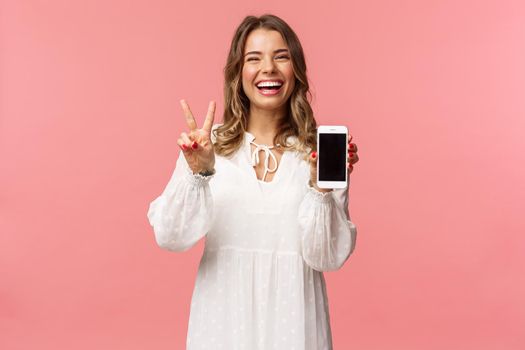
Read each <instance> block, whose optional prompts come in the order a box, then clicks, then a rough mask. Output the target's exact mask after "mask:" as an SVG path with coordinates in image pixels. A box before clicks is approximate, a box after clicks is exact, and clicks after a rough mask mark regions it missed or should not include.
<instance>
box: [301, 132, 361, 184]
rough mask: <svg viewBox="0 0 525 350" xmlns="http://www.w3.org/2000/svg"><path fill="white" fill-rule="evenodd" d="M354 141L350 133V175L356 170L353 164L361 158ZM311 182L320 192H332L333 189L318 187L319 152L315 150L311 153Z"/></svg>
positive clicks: (348, 161)
mask: <svg viewBox="0 0 525 350" xmlns="http://www.w3.org/2000/svg"><path fill="white" fill-rule="evenodd" d="M351 141H352V135H349V138H348V157H347V163H348V166H347V170H348V176H350V174H351V173H352V170H354V167H353V165H352V164H354V163H357V161H358V160H359V157H358V156H357V145H356V144H355V143H351ZM309 159H310V182H311V184H312V187H313V188H315V189H316V190H317V191H319V192H330V191H332V189H327V188H319V187H317V152H316V151H313V152H312V153H310V158H309Z"/></svg>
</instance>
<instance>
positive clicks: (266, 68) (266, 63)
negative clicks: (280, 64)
mask: <svg viewBox="0 0 525 350" xmlns="http://www.w3.org/2000/svg"><path fill="white" fill-rule="evenodd" d="M262 70H263V72H273V71H274V70H275V62H274V61H273V60H272V59H265V60H262Z"/></svg>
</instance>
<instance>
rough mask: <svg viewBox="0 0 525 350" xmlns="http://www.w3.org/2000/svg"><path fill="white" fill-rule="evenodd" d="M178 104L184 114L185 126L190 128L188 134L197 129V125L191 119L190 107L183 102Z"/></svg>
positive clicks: (193, 119)
mask: <svg viewBox="0 0 525 350" xmlns="http://www.w3.org/2000/svg"><path fill="white" fill-rule="evenodd" d="M180 104H181V106H182V111H183V112H184V116H185V117H186V124H188V127H189V128H190V132H191V131H193V130H196V129H197V123H196V122H195V118H193V114H192V113H191V110H190V106H188V104H187V103H186V101H185V100H180Z"/></svg>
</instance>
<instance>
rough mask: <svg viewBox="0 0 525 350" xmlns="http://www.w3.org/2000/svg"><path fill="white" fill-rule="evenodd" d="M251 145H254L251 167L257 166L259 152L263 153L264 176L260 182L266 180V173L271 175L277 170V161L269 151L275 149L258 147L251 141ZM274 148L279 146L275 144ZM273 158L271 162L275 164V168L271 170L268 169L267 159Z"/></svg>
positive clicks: (264, 146) (265, 146)
mask: <svg viewBox="0 0 525 350" xmlns="http://www.w3.org/2000/svg"><path fill="white" fill-rule="evenodd" d="M250 143H251V144H253V145H255V150H254V151H253V153H252V165H253V166H256V165H257V164H259V151H264V175H263V178H262V181H264V179H265V178H266V174H267V173H268V172H270V173H273V172H274V171H276V170H277V159H276V158H275V155H274V154H273V153H272V151H270V149H272V148H275V146H271V147H269V146H267V145H258V144H256V143H255V142H253V141H250ZM276 146H280V144H277V145H276ZM270 157H272V158H273V162H274V164H275V167H274V168H273V169H270V168H268V165H269V164H268V163H269V158H270Z"/></svg>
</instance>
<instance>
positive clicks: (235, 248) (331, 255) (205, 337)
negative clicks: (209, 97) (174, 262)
mask: <svg viewBox="0 0 525 350" xmlns="http://www.w3.org/2000/svg"><path fill="white" fill-rule="evenodd" d="M224 74H225V83H224V95H225V96H224V98H225V107H224V114H223V122H222V123H218V124H214V114H215V102H214V101H211V102H210V104H209V108H208V113H207V115H206V119H205V121H204V125H203V126H202V127H201V128H199V127H198V126H197V123H196V121H195V118H194V117H193V115H192V112H191V110H190V107H189V106H188V104H187V103H186V101H184V100H181V105H182V110H183V113H184V116H185V120H186V123H187V125H188V130H187V132H182V133H181V134H180V138H179V139H178V145H179V146H180V148H181V151H180V153H179V157H178V160H177V163H176V166H175V170H174V172H173V175H172V177H171V179H170V180H169V182H168V184H167V186H166V188H165V189H164V191H163V192H162V194H161V195H160V196H159V197H157V198H156V199H155V200H154V201H153V202H151V204H150V207H149V211H148V219H149V222H150V223H151V225H152V226H153V229H154V233H155V238H156V242H157V244H158V245H159V246H160V247H162V248H164V249H167V250H169V251H173V252H182V251H186V250H188V249H190V248H191V247H192V246H193V245H195V244H196V243H197V242H198V241H199V240H200V239H201V238H203V237H205V239H206V240H205V248H204V253H203V256H202V259H201V261H200V265H199V269H198V275H197V279H196V284H195V288H194V291H193V296H192V303H191V308H190V317H189V325H188V334H187V349H189V350H196V349H210V350H211V349H213V350H216V349H225V350H232V349H246V350H256V349H261V350H262V349H264V350H267V349H287V350H292V349H295V350H303V349H309V350H321V349H322V350H325V349H332V339H331V330H330V317H329V310H328V300H327V295H326V288H325V280H324V277H323V271H331V270H337V269H339V268H340V267H341V266H342V265H343V264H344V263H345V261H346V260H347V259H348V257H349V256H350V254H351V253H352V251H353V250H354V248H355V241H356V235H357V231H356V227H355V225H354V224H353V223H352V222H351V221H350V216H349V213H348V187H347V188H345V189H321V188H318V187H317V185H316V181H315V177H316V158H315V157H316V154H315V147H316V121H315V119H314V116H313V112H312V109H311V107H310V104H309V101H308V100H307V94H310V92H309V86H308V79H307V76H306V65H305V59H304V55H303V50H302V47H301V44H300V42H299V40H298V38H297V36H296V35H295V33H294V32H293V31H292V29H291V28H290V27H289V26H288V25H287V24H286V23H285V22H284V21H283V20H282V19H280V18H279V17H276V16H273V15H269V14H267V15H264V16H261V17H254V16H247V17H246V18H245V19H244V20H243V21H242V23H241V24H240V25H239V27H238V28H237V31H236V33H235V35H234V37H233V40H232V43H231V48H230V52H229V55H228V60H227V63H226V67H225V69H224ZM349 147H350V152H349V157H348V166H349V169H348V172H349V173H350V172H352V168H353V167H352V164H353V163H355V162H357V161H358V156H357V153H356V152H357V146H356V145H355V144H354V143H349Z"/></svg>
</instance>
